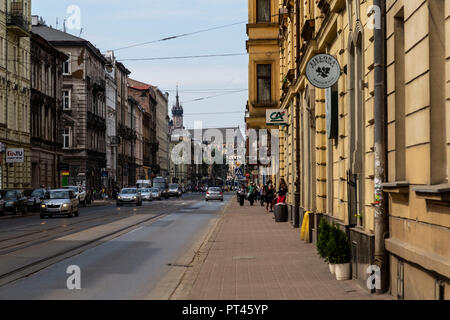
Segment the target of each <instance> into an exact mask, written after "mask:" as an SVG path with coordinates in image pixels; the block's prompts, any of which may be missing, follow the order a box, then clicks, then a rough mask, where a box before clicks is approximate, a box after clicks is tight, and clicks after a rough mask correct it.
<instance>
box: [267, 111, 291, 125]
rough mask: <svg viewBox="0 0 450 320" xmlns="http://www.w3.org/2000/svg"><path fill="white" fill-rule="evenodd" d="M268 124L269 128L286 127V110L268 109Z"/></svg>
mask: <svg viewBox="0 0 450 320" xmlns="http://www.w3.org/2000/svg"><path fill="white" fill-rule="evenodd" d="M266 124H267V125H268V126H280V125H286V124H287V113H286V110H281V109H267V110H266Z"/></svg>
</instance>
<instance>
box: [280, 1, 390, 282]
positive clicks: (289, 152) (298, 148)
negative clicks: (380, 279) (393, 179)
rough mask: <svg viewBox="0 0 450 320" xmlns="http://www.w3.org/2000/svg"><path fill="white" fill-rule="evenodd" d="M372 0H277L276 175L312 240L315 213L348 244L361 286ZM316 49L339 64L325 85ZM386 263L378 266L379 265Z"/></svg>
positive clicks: (370, 226)
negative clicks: (283, 115)
mask: <svg viewBox="0 0 450 320" xmlns="http://www.w3.org/2000/svg"><path fill="white" fill-rule="evenodd" d="M372 5H374V1H347V2H346V1H280V40H281V41H280V50H281V60H280V61H281V62H280V66H281V68H280V83H281V93H280V95H281V108H282V109H284V110H285V111H286V112H287V114H288V125H287V126H285V127H283V128H281V133H280V149H281V151H280V157H281V161H280V165H281V169H280V177H281V178H284V179H285V180H286V182H287V184H288V187H289V190H290V191H291V192H290V193H289V197H288V203H289V205H290V207H291V212H292V214H293V215H296V214H298V215H299V217H300V222H301V221H302V217H303V215H304V213H305V212H308V213H309V217H310V226H311V233H310V234H311V237H310V239H307V241H312V242H315V240H316V238H317V231H318V230H317V228H318V225H319V221H320V219H326V220H328V221H330V222H333V223H335V224H337V225H339V226H340V228H341V229H342V230H345V231H346V232H347V234H348V236H349V239H350V242H351V244H352V277H353V279H355V280H357V281H359V282H360V284H361V285H362V286H366V285H365V284H366V281H367V278H368V276H369V274H367V272H366V270H367V268H368V267H369V266H370V265H374V264H376V261H375V240H376V239H375V222H374V213H375V211H374V210H375V209H374V202H375V197H374V191H375V190H374V180H375V170H374V166H375V159H374V87H375V83H374V32H373V28H370V27H369V24H370V23H371V19H373V13H372V14H369V15H368V14H367V12H370V10H369V7H370V6H372ZM319 53H326V54H330V55H332V56H334V57H335V58H336V59H337V60H338V62H339V64H340V66H341V76H340V78H339V80H338V82H337V83H336V84H335V85H334V86H333V87H332V88H329V89H319V88H315V87H313V86H312V85H311V84H310V83H309V81H308V80H307V78H306V65H307V63H308V62H309V61H310V60H311V59H312V58H313V57H314V56H315V55H316V54H319ZM385 268H387V266H383V269H385Z"/></svg>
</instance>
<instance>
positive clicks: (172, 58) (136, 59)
mask: <svg viewBox="0 0 450 320" xmlns="http://www.w3.org/2000/svg"><path fill="white" fill-rule="evenodd" d="M244 55H247V53H224V54H206V55H198V56H178V57H154V58H129V59H118V60H117V61H119V62H122V61H152V60H175V59H195V58H213V57H235V56H244Z"/></svg>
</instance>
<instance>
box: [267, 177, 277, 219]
mask: <svg viewBox="0 0 450 320" xmlns="http://www.w3.org/2000/svg"><path fill="white" fill-rule="evenodd" d="M274 197H275V188H274V186H273V182H272V180H269V181H267V184H266V186H265V187H264V199H265V201H266V212H267V213H269V207H270V212H273V199H274Z"/></svg>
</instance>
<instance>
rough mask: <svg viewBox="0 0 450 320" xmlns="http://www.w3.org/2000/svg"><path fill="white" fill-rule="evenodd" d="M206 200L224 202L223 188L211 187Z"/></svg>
mask: <svg viewBox="0 0 450 320" xmlns="http://www.w3.org/2000/svg"><path fill="white" fill-rule="evenodd" d="M205 200H206V201H209V200H219V201H222V202H223V192H222V188H216V187H210V188H208V190H207V191H206V196H205Z"/></svg>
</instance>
